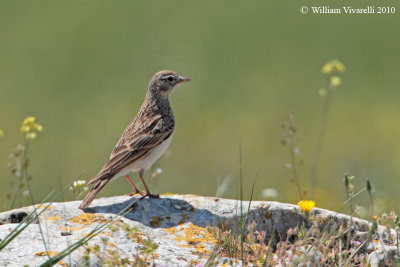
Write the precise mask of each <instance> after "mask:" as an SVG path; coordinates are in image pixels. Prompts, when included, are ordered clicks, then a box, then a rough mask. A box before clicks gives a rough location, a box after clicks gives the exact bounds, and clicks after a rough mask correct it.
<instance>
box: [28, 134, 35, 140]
mask: <svg viewBox="0 0 400 267" xmlns="http://www.w3.org/2000/svg"><path fill="white" fill-rule="evenodd" d="M26 138H27V139H29V140H33V139H35V138H36V133H27V134H26Z"/></svg>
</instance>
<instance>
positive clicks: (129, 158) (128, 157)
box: [79, 70, 190, 209]
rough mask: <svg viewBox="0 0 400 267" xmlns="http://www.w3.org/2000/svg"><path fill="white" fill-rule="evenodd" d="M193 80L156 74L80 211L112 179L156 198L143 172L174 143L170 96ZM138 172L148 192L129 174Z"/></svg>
mask: <svg viewBox="0 0 400 267" xmlns="http://www.w3.org/2000/svg"><path fill="white" fill-rule="evenodd" d="M187 81H190V79H189V78H184V77H181V76H179V75H178V74H176V73H175V72H173V71H169V70H163V71H160V72H157V73H156V74H154V76H153V78H152V79H151V81H150V84H149V89H148V90H147V95H146V98H145V99H144V102H143V104H142V107H141V108H140V110H139V112H138V114H137V115H136V117H135V118H134V119H133V121H132V122H131V123H130V124H129V125H128V127H126V129H125V131H124V133H123V134H122V136H121V138H120V139H119V141H118V143H117V145H116V146H115V148H114V150H113V151H112V153H111V155H110V159H109V160H108V162H107V163H106V164H105V165H104V167H103V168H102V169H101V171H100V172H99V173H98V174H97V175H96V176H95V177H93V178H92V180H90V182H89V183H88V185H94V187H93V188H92V189H91V190H90V192H89V193H88V194H87V195H86V197H85V199H84V200H83V201H82V204H81V205H80V206H79V208H81V209H84V208H87V207H88V206H89V205H90V203H92V201H93V200H94V198H95V197H96V195H97V194H98V193H99V192H100V191H101V189H103V187H104V186H105V185H106V184H107V183H108V182H109V181H111V180H112V179H115V178H118V177H120V176H125V177H126V179H128V181H129V183H130V184H131V185H132V187H133V189H134V193H132V194H130V195H134V194H140V195H142V198H145V197H150V198H157V197H158V195H153V194H151V193H150V191H149V189H148V187H147V185H146V183H145V181H144V179H143V174H144V172H145V171H146V170H147V169H148V168H150V167H151V165H153V163H154V162H155V161H156V160H157V159H158V158H159V157H160V156H161V155H162V154H163V153H164V151H165V150H166V149H167V147H168V145H169V144H170V143H171V140H172V137H173V135H174V131H175V116H174V113H173V111H172V109H171V106H170V103H169V100H168V96H169V95H170V94H171V93H172V92H173V91H174V90H175V88H176V87H177V86H178V85H179V84H181V83H183V82H187ZM132 171H137V172H139V178H140V180H142V183H143V185H144V188H145V190H146V193H145V194H143V193H142V192H140V191H139V189H138V188H137V187H136V185H135V184H134V183H133V182H132V180H131V178H130V177H129V176H128V173H130V172H132Z"/></svg>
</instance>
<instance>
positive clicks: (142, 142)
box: [88, 115, 175, 185]
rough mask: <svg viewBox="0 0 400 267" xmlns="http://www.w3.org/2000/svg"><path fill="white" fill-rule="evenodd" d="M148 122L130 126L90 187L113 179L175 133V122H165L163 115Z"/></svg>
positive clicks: (91, 181)
mask: <svg viewBox="0 0 400 267" xmlns="http://www.w3.org/2000/svg"><path fill="white" fill-rule="evenodd" d="M147 122H148V123H147V124H146V125H141V127H130V126H132V124H131V125H130V126H128V128H127V129H126V130H125V132H124V133H123V135H122V137H121V139H120V140H119V142H118V143H117V145H116V146H115V148H114V150H113V152H112V153H111V155H110V159H109V160H108V162H107V163H106V164H105V165H104V167H103V168H102V169H101V171H100V172H99V173H98V174H97V175H96V176H95V177H93V179H92V180H90V182H89V183H88V184H89V185H91V184H94V183H96V182H98V181H100V180H104V179H109V178H112V177H113V176H114V175H115V174H117V173H118V172H120V171H121V170H122V169H124V168H125V167H127V166H129V165H130V164H132V163H134V162H135V161H136V160H138V159H140V158H142V157H143V156H145V155H146V154H147V153H149V152H150V151H152V150H153V149H154V148H156V147H157V146H158V145H159V144H161V143H162V142H164V141H165V140H166V139H167V138H168V137H170V136H171V134H172V132H173V131H174V127H175V123H174V121H173V120H163V117H162V116H161V115H157V116H155V117H153V118H152V119H151V120H147ZM136 125H137V124H136ZM138 128H139V129H138Z"/></svg>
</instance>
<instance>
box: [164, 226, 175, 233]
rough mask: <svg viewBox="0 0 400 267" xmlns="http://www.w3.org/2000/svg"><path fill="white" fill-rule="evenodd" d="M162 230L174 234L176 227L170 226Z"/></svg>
mask: <svg viewBox="0 0 400 267" xmlns="http://www.w3.org/2000/svg"><path fill="white" fill-rule="evenodd" d="M164 231H165V232H168V233H170V234H171V235H174V234H176V231H177V230H176V227H171V228H167V229H165V230H164Z"/></svg>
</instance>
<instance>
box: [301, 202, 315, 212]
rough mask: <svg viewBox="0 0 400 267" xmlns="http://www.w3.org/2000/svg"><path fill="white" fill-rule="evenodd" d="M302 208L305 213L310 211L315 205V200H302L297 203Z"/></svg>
mask: <svg viewBox="0 0 400 267" xmlns="http://www.w3.org/2000/svg"><path fill="white" fill-rule="evenodd" d="M297 205H299V207H300V209H302V210H303V211H304V212H305V213H309V212H310V210H312V209H313V208H314V207H315V202H314V201H312V200H302V201H300V202H298V203H297Z"/></svg>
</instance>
